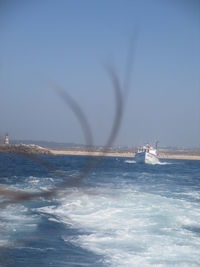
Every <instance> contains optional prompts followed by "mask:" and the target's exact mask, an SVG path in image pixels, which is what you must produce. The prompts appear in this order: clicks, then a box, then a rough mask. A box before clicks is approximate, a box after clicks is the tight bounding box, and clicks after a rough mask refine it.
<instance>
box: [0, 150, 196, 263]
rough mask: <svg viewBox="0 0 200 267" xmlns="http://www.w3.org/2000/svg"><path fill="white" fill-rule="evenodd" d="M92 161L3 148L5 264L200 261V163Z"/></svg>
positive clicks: (1, 239)
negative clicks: (22, 195) (22, 196)
mask: <svg viewBox="0 0 200 267" xmlns="http://www.w3.org/2000/svg"><path fill="white" fill-rule="evenodd" d="M93 160H95V158H93ZM91 161H92V160H91V157H86V156H39V158H38V157H37V159H36V158H35V157H26V156H25V155H12V154H4V153H0V189H1V188H3V189H9V190H10V191H9V192H15V193H17V192H29V193H38V192H48V191H50V190H51V191H54V190H55V192H56V193H54V194H52V195H50V196H46V197H45V196H44V195H41V196H40V195H37V197H35V198H32V199H18V198H16V199H12V202H9V200H10V196H9V195H5V194H4V195H3V194H2V193H0V266H1V267H38V266H39V267H49V266H52V267H70V266H73V267H74V266H97V267H104V266H113V267H116V266H123V267H127V266H128V267H129V266H131V267H132V266H133V267H134V266H142V267H144V266H180V267H184V266H190V267H191V266H198V267H199V266H200V161H189V160H167V161H166V160H163V161H161V163H160V164H157V165H147V164H137V163H136V162H135V161H134V159H133V158H116V157H105V158H102V159H101V160H98V161H96V162H97V163H98V164H93V166H92V165H91V164H90V168H88V169H87V168H86V167H87V165H88V162H90V163H91ZM85 166H86V167H85ZM91 166H92V167H91ZM85 170H87V171H85ZM73 180H74V181H75V182H74V183H71V182H70V183H68V182H67V181H73ZM6 200H7V202H5V201H6ZM2 203H4V204H2Z"/></svg>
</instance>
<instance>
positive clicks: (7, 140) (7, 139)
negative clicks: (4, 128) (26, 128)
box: [4, 133, 9, 145]
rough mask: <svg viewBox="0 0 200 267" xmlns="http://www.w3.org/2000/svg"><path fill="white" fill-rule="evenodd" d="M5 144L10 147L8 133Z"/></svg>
mask: <svg viewBox="0 0 200 267" xmlns="http://www.w3.org/2000/svg"><path fill="white" fill-rule="evenodd" d="M4 144H5V145H9V137H8V133H7V134H6V135H5V139H4Z"/></svg>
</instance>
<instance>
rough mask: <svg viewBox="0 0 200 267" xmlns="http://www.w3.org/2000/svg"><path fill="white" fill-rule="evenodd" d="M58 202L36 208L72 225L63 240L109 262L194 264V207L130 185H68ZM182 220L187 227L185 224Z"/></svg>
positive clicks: (198, 241)
mask: <svg viewBox="0 0 200 267" xmlns="http://www.w3.org/2000/svg"><path fill="white" fill-rule="evenodd" d="M59 201H60V205H59V206H58V207H56V206H52V207H51V206H49V207H45V208H42V209H40V211H41V212H46V213H49V214H53V215H54V216H56V219H57V220H59V221H61V222H63V223H65V224H66V225H68V227H69V226H70V227H72V228H75V229H78V230H81V234H80V235H78V236H67V235H66V236H63V238H64V240H65V241H66V242H71V243H73V244H74V245H77V246H81V247H82V248H85V249H87V250H91V251H92V252H94V253H97V254H100V255H102V256H103V257H104V259H105V262H106V263H107V264H108V265H109V266H181V267H182V266H199V265H200V254H199V251H198V248H199V247H200V238H199V236H198V235H197V234H196V233H194V232H192V231H188V229H186V228H187V227H188V226H190V227H191V228H192V227H193V226H196V227H198V225H199V222H200V208H199V207H198V206H197V205H195V204H194V203H190V202H186V201H184V200H179V199H173V198H167V197H162V196H159V195H154V194H150V193H144V192H140V191H136V190H135V188H134V187H130V186H128V187H127V186H125V185H123V186H122V188H119V189H116V188H115V189H112V188H109V189H108V188H98V189H96V191H95V192H94V190H93V191H91V193H90V191H87V193H85V192H84V191H83V190H78V189H77V190H74V191H73V192H71V194H67V192H66V194H65V196H61V197H60V198H59ZM186 226H187V227H186Z"/></svg>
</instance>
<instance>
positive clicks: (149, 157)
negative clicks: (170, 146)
mask: <svg viewBox="0 0 200 267" xmlns="http://www.w3.org/2000/svg"><path fill="white" fill-rule="evenodd" d="M135 160H136V162H137V163H147V164H158V163H159V162H160V161H159V159H158V152H157V145H156V148H153V147H152V146H150V145H146V146H143V147H142V148H139V149H138V151H137V153H136V154H135Z"/></svg>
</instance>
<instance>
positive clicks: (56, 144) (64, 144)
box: [10, 140, 84, 149]
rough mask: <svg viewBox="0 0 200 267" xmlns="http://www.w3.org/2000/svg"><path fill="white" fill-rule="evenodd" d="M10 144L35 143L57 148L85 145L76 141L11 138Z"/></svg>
mask: <svg viewBox="0 0 200 267" xmlns="http://www.w3.org/2000/svg"><path fill="white" fill-rule="evenodd" d="M10 144H26V145H29V144H35V145H38V146H41V147H46V148H55V149H70V148H78V147H81V148H83V147H84V145H82V144H75V143H57V142H50V141H36V140H10Z"/></svg>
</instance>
